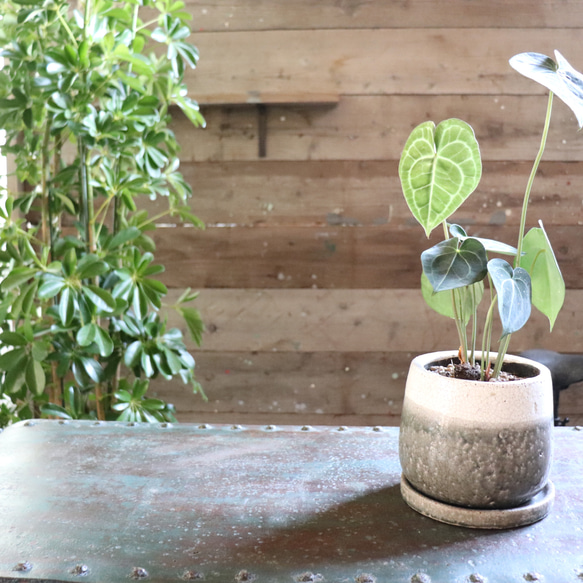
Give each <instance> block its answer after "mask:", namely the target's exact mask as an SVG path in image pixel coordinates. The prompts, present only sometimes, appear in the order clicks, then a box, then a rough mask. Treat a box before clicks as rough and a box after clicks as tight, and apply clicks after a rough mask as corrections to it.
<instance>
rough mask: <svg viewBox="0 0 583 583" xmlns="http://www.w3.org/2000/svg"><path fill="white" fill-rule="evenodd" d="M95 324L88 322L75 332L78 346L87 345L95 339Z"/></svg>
mask: <svg viewBox="0 0 583 583" xmlns="http://www.w3.org/2000/svg"><path fill="white" fill-rule="evenodd" d="M97 327H98V326H97V324H95V323H93V322H89V323H88V324H85V325H84V326H82V327H81V328H79V331H78V332H77V342H78V343H79V345H80V346H89V345H90V344H91V343H92V342H93V341H94V340H95V334H96V329H97Z"/></svg>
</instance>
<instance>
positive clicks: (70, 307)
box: [59, 287, 76, 326]
mask: <svg viewBox="0 0 583 583" xmlns="http://www.w3.org/2000/svg"><path fill="white" fill-rule="evenodd" d="M75 296H76V293H75V292H74V291H73V290H72V289H71V288H69V287H66V288H65V289H63V292H62V294H61V301H60V303H59V317H60V318H61V322H62V323H63V326H68V325H69V324H70V323H71V321H72V320H73V316H74V315H75Z"/></svg>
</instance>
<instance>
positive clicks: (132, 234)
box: [107, 227, 142, 249]
mask: <svg viewBox="0 0 583 583" xmlns="http://www.w3.org/2000/svg"><path fill="white" fill-rule="evenodd" d="M141 234H142V231H140V229H138V228H137V227H128V228H126V229H122V230H121V231H119V233H117V234H116V235H115V236H114V237H113V238H112V239H111V241H110V242H109V244H108V245H107V248H108V249H116V248H117V247H119V246H121V245H123V244H124V243H129V242H130V241H133V240H134V239H136V238H137V237H139V236H140V235H141Z"/></svg>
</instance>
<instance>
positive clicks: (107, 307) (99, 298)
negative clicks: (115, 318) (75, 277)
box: [83, 284, 117, 312]
mask: <svg viewBox="0 0 583 583" xmlns="http://www.w3.org/2000/svg"><path fill="white" fill-rule="evenodd" d="M83 295H84V296H85V297H86V298H87V300H89V302H91V303H92V304H93V305H94V306H95V307H96V308H97V309H98V310H100V311H102V312H113V311H115V308H116V305H117V304H116V302H115V299H114V298H113V296H112V295H111V294H110V293H109V292H108V291H107V290H104V289H102V288H100V287H99V286H96V285H93V284H91V285H84V286H83Z"/></svg>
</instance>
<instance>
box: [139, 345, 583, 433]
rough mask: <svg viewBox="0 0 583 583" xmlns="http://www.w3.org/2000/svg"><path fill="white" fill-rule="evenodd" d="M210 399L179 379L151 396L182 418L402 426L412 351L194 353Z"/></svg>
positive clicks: (577, 399) (579, 412) (569, 393)
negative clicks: (173, 408)
mask: <svg viewBox="0 0 583 583" xmlns="http://www.w3.org/2000/svg"><path fill="white" fill-rule="evenodd" d="M193 354H194V356H195V357H196V360H197V378H198V379H199V381H200V382H201V383H202V384H203V386H204V389H205V391H206V394H207V397H208V401H204V400H202V398H201V397H200V396H198V395H193V394H192V393H191V392H190V391H189V389H188V388H187V387H185V386H184V385H183V384H182V383H181V382H180V381H171V382H164V381H161V380H159V379H157V380H154V381H152V385H151V389H150V391H151V392H150V396H153V397H157V398H161V399H164V400H165V401H167V402H170V403H173V404H174V405H175V407H176V410H177V412H178V417H179V418H180V419H181V420H182V421H191V422H192V421H198V422H206V423H241V424H248V423H252V421H250V419H252V418H254V419H257V420H258V423H259V424H274V425H278V424H292V425H301V424H305V423H307V424H310V425H336V424H338V425H397V424H398V423H399V416H400V414H401V410H402V403H403V395H404V391H405V381H406V377H407V371H408V367H409V363H410V361H411V359H412V358H413V356H414V355H413V354H412V353H403V352H390V353H379V352H356V353H354V352H353V353H340V352H321V353H318V352H316V353H297V352H275V353H273V352H259V353H258V352H227V351H225V352H209V351H204V350H203V351H195V352H194V353H193ZM559 412H560V415H561V417H569V418H570V420H571V422H570V425H577V424H580V421H578V419H579V418H583V383H578V384H576V385H573V386H571V387H569V389H567V390H566V391H563V392H562V393H561V399H560V411H559Z"/></svg>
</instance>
